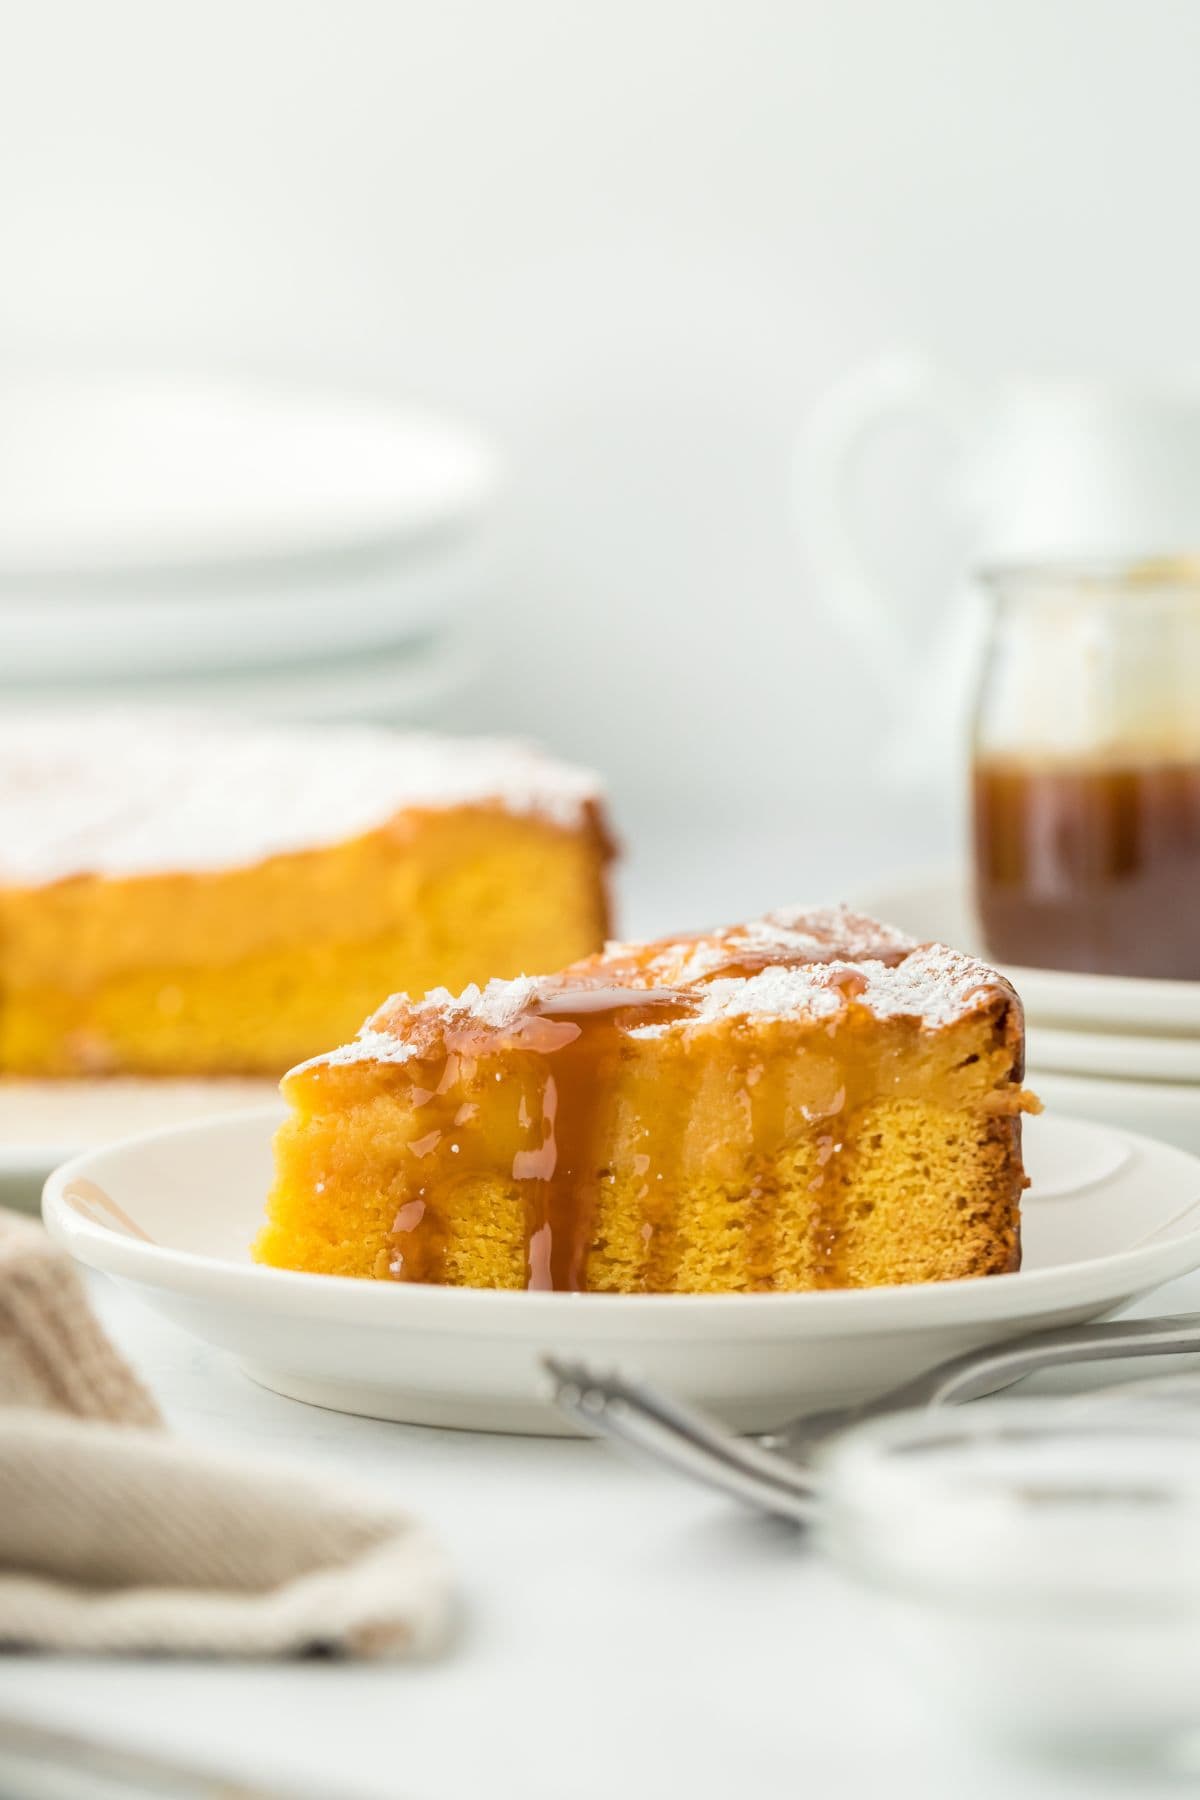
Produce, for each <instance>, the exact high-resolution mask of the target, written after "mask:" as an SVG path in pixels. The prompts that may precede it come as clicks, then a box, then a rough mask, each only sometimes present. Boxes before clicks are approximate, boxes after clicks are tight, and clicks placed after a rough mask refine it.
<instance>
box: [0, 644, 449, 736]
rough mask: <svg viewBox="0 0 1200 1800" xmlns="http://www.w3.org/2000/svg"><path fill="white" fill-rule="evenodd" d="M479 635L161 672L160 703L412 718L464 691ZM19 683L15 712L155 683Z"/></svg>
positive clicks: (3, 701) (262, 712)
mask: <svg viewBox="0 0 1200 1800" xmlns="http://www.w3.org/2000/svg"><path fill="white" fill-rule="evenodd" d="M476 636H477V634H476V633H474V632H472V633H470V634H468V633H465V632H461V631H460V632H457V633H455V632H453V631H451V632H447V633H445V634H443V635H442V636H441V637H439V638H437V639H434V640H432V641H431V642H429V643H427V644H420V645H409V646H404V647H400V648H395V647H389V646H387V645H383V646H377V647H376V648H375V649H374V650H373V651H371V652H369V653H366V654H364V653H362V652H361V651H360V652H359V653H358V654H357V655H354V656H343V657H335V656H325V657H318V656H314V657H313V658H311V660H309V661H308V662H302V663H295V664H285V665H281V666H279V667H276V668H273V669H269V668H264V667H255V666H254V665H253V663H251V664H250V665H249V666H247V667H244V668H239V669H237V670H227V671H221V672H211V673H208V674H196V673H193V672H179V673H176V674H165V673H164V674H159V675H156V676H155V678H154V687H153V704H154V706H155V707H179V708H182V709H185V710H192V709H196V710H199V711H203V712H209V711H214V710H215V711H235V712H238V713H242V714H245V715H246V716H247V717H250V718H255V719H281V720H288V719H303V720H313V719H333V720H337V719H341V720H345V721H347V722H349V723H353V722H356V721H357V722H359V723H361V722H362V721H363V720H365V719H382V720H387V721H390V722H391V723H392V724H396V723H399V722H411V721H413V720H415V719H420V718H421V717H422V716H423V715H424V714H426V713H427V712H428V711H429V710H430V709H431V708H432V707H435V706H438V705H440V704H441V702H443V701H444V700H445V699H446V698H447V697H448V696H449V695H450V694H453V693H456V692H457V691H458V690H459V689H460V688H461V687H462V686H463V685H464V683H465V682H467V681H468V680H469V679H470V677H471V676H472V675H473V674H474V672H475V670H476V669H477V667H478V663H479V655H478V649H477V645H476V642H475V638H476ZM0 637H2V626H0ZM11 691H12V692H13V700H12V704H11V705H8V702H9V696H10V690H9V689H8V688H7V686H6V685H5V684H4V682H3V680H2V679H0V706H4V707H6V708H7V710H8V712H9V714H10V716H11V714H12V713H14V712H16V711H18V710H21V709H28V710H32V711H35V712H36V711H37V710H39V709H40V708H43V707H44V708H47V709H55V710H61V709H62V708H63V707H67V706H71V705H74V704H76V703H78V704H79V705H80V706H83V707H88V706H96V705H101V706H103V707H112V706H121V705H124V704H128V705H130V706H138V705H140V704H143V703H144V702H145V700H146V696H147V683H146V682H145V681H144V680H140V679H139V678H138V677H137V676H133V677H131V678H129V679H121V678H114V677H109V678H107V679H105V680H104V681H103V682H95V683H91V682H89V683H86V684H85V683H83V682H80V683H77V684H69V683H67V682H63V681H55V682H50V683H47V684H46V685H45V686H43V687H39V686H37V685H35V684H32V683H30V682H27V681H23V682H21V683H19V684H18V686H17V687H16V689H15V690H11Z"/></svg>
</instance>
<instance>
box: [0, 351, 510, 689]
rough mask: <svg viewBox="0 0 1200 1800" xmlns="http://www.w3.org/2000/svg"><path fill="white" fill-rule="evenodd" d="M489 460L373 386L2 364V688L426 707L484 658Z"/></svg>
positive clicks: (458, 430) (441, 423)
mask: <svg viewBox="0 0 1200 1800" xmlns="http://www.w3.org/2000/svg"><path fill="white" fill-rule="evenodd" d="M496 474H497V469H496V459H495V457H494V455H493V453H492V451H491V449H490V448H489V446H488V445H487V444H486V443H484V442H483V440H482V439H481V438H479V437H478V436H477V435H476V434H475V433H474V432H472V431H470V430H467V429H464V428H463V427H461V426H458V425H453V424H450V423H448V422H447V421H445V420H442V419H440V418H436V417H433V416H431V415H429V414H426V413H421V412H416V411H413V410H409V409H404V408H399V407H395V406H391V405H384V404H378V403H376V402H374V401H371V400H364V399H360V398H348V397H346V396H331V395H328V394H319V393H312V392H306V391H301V390H297V389H295V388H291V387H284V386H280V385H272V384H265V383H254V382H250V381H245V380H230V379H213V378H209V377H203V378H202V377H199V376H184V375H167V374H161V373H145V372H142V373H130V372H128V371H126V372H104V371H95V370H92V371H78V370H76V371H65V370H57V371H51V372H47V371H42V372H36V373H31V372H29V371H23V372H14V371H9V372H7V373H5V372H4V371H2V370H0V704H3V705H5V706H9V707H10V706H12V705H14V704H17V703H22V704H30V703H33V704H38V703H42V702H54V703H58V704H62V703H64V702H65V703H67V704H77V703H78V704H87V703H89V702H94V701H97V700H103V701H104V702H106V703H112V702H117V703H137V702H139V701H142V700H151V701H153V702H155V703H156V704H158V705H161V704H163V703H167V704H172V703H179V704H182V705H189V706H192V705H197V706H204V707H210V706H216V707H224V706H231V707H236V708H240V709H243V710H245V711H248V712H251V713H257V714H262V715H267V716H280V715H282V716H292V717H300V718H303V717H361V716H363V715H368V714H369V715H377V716H386V717H392V718H404V717H408V716H410V715H417V716H419V715H421V714H422V713H423V712H424V711H425V710H426V709H427V708H428V707H429V706H430V705H431V704H432V703H434V702H436V701H438V700H440V699H442V698H443V697H444V696H445V695H446V694H448V693H449V692H450V691H451V690H452V689H453V688H455V687H456V686H457V685H459V684H460V683H461V681H462V679H463V678H464V676H465V674H466V673H468V672H469V670H470V667H471V657H472V653H473V640H474V632H473V627H472V619H471V614H472V610H473V609H474V608H476V607H477V605H478V603H479V602H480V601H481V600H482V599H484V598H485V597H486V582H487V567H488V546H487V543H486V531H485V529H484V528H485V526H486V523H487V519H488V514H489V509H490V502H491V500H492V498H493V495H494V492H495V488H496Z"/></svg>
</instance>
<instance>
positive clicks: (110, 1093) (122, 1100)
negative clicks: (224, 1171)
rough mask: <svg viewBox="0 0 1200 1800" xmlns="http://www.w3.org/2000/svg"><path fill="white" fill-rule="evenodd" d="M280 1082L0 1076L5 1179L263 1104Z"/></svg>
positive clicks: (1, 1173) (35, 1174) (0, 1163)
mask: <svg viewBox="0 0 1200 1800" xmlns="http://www.w3.org/2000/svg"><path fill="white" fill-rule="evenodd" d="M278 1094H279V1091H278V1086H277V1084H276V1083H275V1082H274V1081H269V1080H266V1079H263V1078H261V1077H249V1076H247V1077H245V1078H240V1077H233V1076H219V1077H213V1078H212V1079H211V1080H199V1079H196V1080H173V1079H167V1078H164V1079H163V1080H160V1081H152V1080H149V1079H147V1078H145V1077H139V1076H127V1075H111V1076H106V1077H104V1078H103V1079H100V1078H97V1079H96V1080H93V1081H27V1080H24V1079H22V1078H20V1077H16V1076H5V1077H4V1078H3V1079H0V1178H6V1179H12V1178H15V1177H21V1178H25V1179H32V1178H36V1179H37V1181H38V1182H39V1183H41V1182H43V1181H45V1179H46V1177H47V1175H49V1173H50V1171H51V1170H52V1169H55V1168H57V1167H58V1165H59V1163H61V1162H65V1161H66V1160H67V1158H68V1157H72V1156H79V1155H80V1154H81V1153H82V1152H83V1151H85V1150H96V1149H99V1148H100V1146H101V1145H102V1144H114V1143H117V1142H118V1141H119V1140H120V1139H123V1138H128V1137H132V1136H133V1135H134V1133H135V1132H136V1133H142V1132H147V1131H159V1130H161V1129H162V1128H163V1127H164V1126H171V1125H182V1124H185V1123H187V1122H190V1121H191V1120H193V1119H212V1118H216V1117H218V1116H222V1117H224V1116H227V1115H228V1114H230V1113H233V1112H235V1111H236V1112H245V1111H251V1110H253V1111H258V1112H261V1111H262V1109H263V1107H264V1106H267V1105H270V1104H272V1103H277V1102H278Z"/></svg>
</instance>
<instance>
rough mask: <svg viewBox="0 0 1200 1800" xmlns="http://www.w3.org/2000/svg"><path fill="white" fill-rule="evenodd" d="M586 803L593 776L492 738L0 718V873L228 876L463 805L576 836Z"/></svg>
mask: <svg viewBox="0 0 1200 1800" xmlns="http://www.w3.org/2000/svg"><path fill="white" fill-rule="evenodd" d="M599 794H600V784H599V782H598V780H597V778H596V777H595V776H593V775H591V774H589V773H587V772H586V771H583V770H580V769H574V768H569V767H567V766H565V765H563V764H561V763H557V762H554V761H552V760H551V759H550V758H548V757H546V756H544V755H543V754H541V752H539V751H538V750H536V749H533V748H531V747H530V746H528V745H525V744H520V743H515V742H509V741H507V740H502V739H492V738H474V739H457V738H445V737H436V736H433V735H431V734H427V733H407V734H402V733H397V732H389V731H386V730H382V729H378V728H374V727H359V726H346V727H321V728H314V729H311V730H303V729H300V728H287V727H265V726H263V727H259V726H248V725H245V724H242V723H238V722H234V721H231V720H229V719H219V720H218V719H213V718H206V717H200V716H197V715H193V714H186V715H185V714H172V713H166V712H161V713H148V714H146V715H143V716H140V717H139V718H137V719H136V720H131V719H129V718H128V717H124V716H122V715H119V714H115V713H100V714H86V713H85V714H78V713H76V714H61V715H51V714H36V715H28V716H21V715H19V714H18V715H15V716H10V717H8V718H6V719H4V720H3V721H0V879H3V880H4V881H7V882H9V883H23V884H28V885H37V884H40V883H43V882H48V881H54V880H59V879H61V878H63V877H66V876H71V875H86V874H98V875H110V876H111V875H136V874H150V873H155V872H160V871H164V870H185V871H186V870H207V869H220V868H234V867H240V866H245V865H247V864H252V863H255V862H258V861H261V860H262V859H263V858H264V857H266V856H271V855H279V854H282V853H285V852H287V851H294V850H305V849H311V848H320V847H321V846H323V845H326V844H332V843H337V842H341V841H343V840H345V839H347V838H351V837H355V836H358V835H360V834H362V833H364V832H368V831H371V830H375V829H377V828H379V827H381V826H384V825H386V824H388V823H389V821H391V820H392V819H394V818H396V817H398V816H399V815H401V814H403V813H404V812H406V811H410V810H414V811H419V810H422V809H429V810H439V809H445V808H449V807H453V806H462V805H469V804H479V805H489V806H497V807H501V808H503V809H504V810H505V811H507V812H510V813H514V814H520V815H526V816H528V815H534V816H537V817H540V818H544V819H546V820H548V821H549V822H551V823H553V824H556V825H561V826H564V827H567V828H575V827H577V826H578V825H579V824H580V823H581V821H582V820H583V818H584V816H585V813H586V809H587V807H588V805H589V803H591V802H594V801H595V800H596V799H597V798H598V796H599Z"/></svg>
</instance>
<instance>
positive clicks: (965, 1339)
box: [43, 1108, 1200, 1433]
mask: <svg viewBox="0 0 1200 1800" xmlns="http://www.w3.org/2000/svg"><path fill="white" fill-rule="evenodd" d="M280 1117H281V1112H280V1110H279V1109H277V1108H271V1109H269V1110H265V1111H262V1112H258V1113H248V1114H244V1115H241V1116H238V1117H232V1118H226V1119H213V1120H209V1121H207V1122H206V1123H202V1124H192V1125H186V1126H182V1127H178V1128H175V1129H173V1130H169V1131H160V1132H155V1133H153V1134H151V1135H149V1136H146V1137H141V1138H136V1139H130V1140H129V1141H127V1142H126V1143H123V1144H114V1145H112V1146H110V1147H109V1148H107V1149H102V1150H97V1151H93V1152H92V1153H90V1154H89V1155H86V1156H82V1157H78V1158H76V1159H75V1161H73V1162H71V1163H68V1164H66V1165H65V1167H63V1168H61V1169H59V1170H57V1171H56V1172H55V1174H53V1175H52V1176H51V1178H50V1180H49V1181H48V1182H47V1184H46V1191H45V1200H44V1206H43V1211H44V1216H45V1220H46V1224H47V1225H48V1227H49V1229H50V1231H51V1232H52V1233H53V1234H54V1236H55V1237H57V1238H58V1239H60V1241H61V1242H63V1243H64V1244H65V1245H66V1246H67V1248H68V1249H69V1250H70V1251H71V1252H72V1254H73V1255H74V1256H76V1257H77V1258H78V1259H79V1261H80V1262H83V1263H86V1264H88V1265H89V1266H90V1267H92V1268H96V1269H102V1270H104V1271H106V1272H107V1273H108V1274H110V1275H113V1276H116V1277H117V1278H118V1279H120V1280H123V1281H127V1282H129V1283H130V1284H131V1285H132V1286H133V1288H134V1289H135V1291H136V1292H137V1293H139V1294H140V1295H141V1297H142V1298H143V1299H144V1300H146V1301H147V1302H148V1303H149V1304H150V1305H151V1306H153V1307H154V1308H155V1309H156V1310H157V1311H159V1312H161V1313H163V1314H164V1315H165V1316H167V1317H168V1318H170V1319H173V1320H174V1321H175V1322H176V1323H177V1324H179V1325H180V1326H182V1327H183V1328H184V1329H185V1330H187V1331H190V1332H192V1333H194V1334H195V1335H196V1336H197V1337H200V1338H203V1339H204V1340H205V1341H206V1342H208V1343H210V1344H214V1345H217V1346H219V1347H220V1348H222V1349H224V1350H226V1351H228V1352H230V1353H231V1354H232V1355H233V1356H234V1357H235V1358H236V1359H237V1361H238V1362H239V1363H241V1365H242V1367H243V1368H244V1369H245V1371H246V1373H247V1374H248V1375H250V1376H251V1377H252V1378H253V1379H254V1380H256V1381H259V1382H262V1383H263V1384H264V1385H265V1386H267V1387H270V1388H273V1389H274V1390H275V1391H276V1392H277V1393H281V1394H288V1395H291V1396H292V1397H294V1398H295V1399H298V1400H305V1401H309V1402H311V1403H314V1404H316V1405H319V1406H330V1407H336V1408H338V1409H339V1410H341V1411H345V1412H358V1413H366V1414H369V1415H371V1416H373V1417H377V1418H389V1419H402V1420H407V1421H410V1422H414V1423H417V1424H428V1425H450V1426H466V1427H470V1428H473V1429H476V1430H508V1431H533V1432H544V1433H564V1432H566V1431H568V1430H569V1429H570V1428H569V1427H568V1426H567V1425H566V1423H565V1421H564V1420H563V1419H562V1418H561V1417H560V1415H559V1414H557V1413H556V1412H554V1411H553V1410H552V1408H551V1407H550V1405H549V1401H548V1398H547V1382H546V1379H545V1376H544V1374H543V1372H542V1369H541V1366H540V1361H539V1359H540V1357H541V1355H542V1354H544V1353H545V1352H547V1351H553V1352H557V1353H559V1354H560V1355H565V1356H578V1357H581V1358H586V1359H591V1360H593V1361H598V1362H599V1363H601V1364H602V1365H605V1366H608V1367H611V1366H613V1365H620V1366H622V1367H624V1368H626V1369H629V1370H634V1371H637V1372H640V1373H641V1374H643V1375H645V1376H647V1377H649V1378H650V1379H651V1380H654V1381H659V1382H662V1383H663V1384H664V1386H666V1387H668V1388H670V1389H671V1390H673V1391H674V1392H676V1393H679V1394H682V1395H684V1396H685V1397H687V1398H689V1399H693V1400H696V1401H699V1402H700V1403H702V1404H703V1405H705V1406H709V1407H711V1408H713V1409H714V1410H715V1411H716V1412H718V1413H720V1414H721V1415H723V1416H724V1417H725V1418H727V1419H728V1420H729V1421H730V1423H731V1424H733V1425H736V1426H738V1427H740V1428H742V1429H744V1430H770V1429H771V1428H773V1427H775V1426H778V1425H780V1424H781V1423H782V1422H783V1421H784V1420H786V1419H787V1418H789V1417H791V1416H792V1415H793V1414H795V1413H796V1412H798V1411H799V1410H801V1408H803V1407H816V1406H827V1405H833V1404H837V1403H839V1402H845V1401H851V1400H857V1399H863V1398H866V1397H867V1396H868V1395H870V1394H872V1393H877V1392H880V1391H882V1390H883V1389H885V1388H887V1387H890V1386H893V1385H895V1384H896V1383H897V1382H900V1381H903V1380H905V1379H906V1378H907V1377H909V1376H912V1375H915V1374H917V1373H918V1372H919V1371H920V1370H922V1369H924V1368H928V1367H931V1366H932V1365H933V1364H935V1363H937V1362H940V1361H942V1360H943V1359H945V1358H947V1357H950V1356H954V1355H957V1354H958V1353H960V1352H961V1351H964V1350H967V1349H970V1348H972V1347H973V1346H975V1345H977V1344H981V1343H986V1342H989V1341H992V1340H996V1339H1001V1338H1005V1337H1010V1336H1013V1335H1014V1334H1017V1333H1021V1332H1025V1331H1031V1330H1035V1329H1038V1328H1040V1327H1043V1326H1049V1325H1056V1324H1069V1323H1071V1322H1072V1321H1076V1320H1082V1319H1088V1318H1094V1317H1096V1316H1097V1315H1099V1314H1103V1313H1107V1312H1111V1311H1112V1310H1113V1309H1114V1308H1116V1307H1119V1306H1121V1305H1123V1304H1125V1303H1126V1302H1128V1301H1131V1300H1133V1299H1135V1298H1136V1297H1138V1296H1139V1295H1142V1294H1144V1293H1146V1292H1148V1291H1149V1290H1150V1289H1151V1288H1154V1287H1156V1286H1157V1285H1158V1284H1159V1283H1160V1282H1163V1281H1166V1280H1168V1279H1170V1278H1171V1277H1172V1276H1176V1275H1181V1274H1183V1273H1184V1272H1185V1271H1187V1270H1189V1269H1193V1268H1195V1267H1197V1266H1200V1162H1198V1161H1197V1160H1196V1159H1195V1158H1193V1157H1190V1156H1187V1155H1184V1154H1183V1153H1182V1152H1180V1151H1178V1150H1173V1149H1170V1148H1168V1147H1167V1146H1165V1145H1162V1144H1157V1143H1154V1142H1152V1141H1151V1140H1149V1139H1146V1138H1138V1137H1134V1136H1131V1135H1129V1134H1126V1133H1122V1132H1117V1131H1107V1130H1103V1129H1101V1128H1098V1127H1096V1126H1092V1125H1085V1124H1081V1123H1079V1122H1078V1121H1076V1120H1072V1119H1066V1118H1041V1119H1038V1120H1035V1121H1033V1123H1032V1125H1031V1126H1030V1128H1029V1130H1028V1164H1029V1168H1030V1172H1031V1174H1032V1176H1033V1187H1032V1189H1031V1191H1030V1193H1029V1195H1028V1196H1027V1199H1026V1204H1025V1266H1024V1268H1023V1269H1022V1272H1021V1273H1020V1274H1018V1275H995V1276H990V1277H986V1278H982V1279H973V1280H968V1281H959V1282H946V1283H933V1284H924V1285H921V1286H909V1287H892V1288H870V1289H857V1290H844V1291H823V1292H819V1293H807V1294H745V1295H741V1294H736V1295H675V1294H660V1295H617V1294H604V1295H600V1294H543V1293H503V1292H498V1291H492V1290H481V1289H470V1288H439V1287H423V1286H417V1285H415V1284H413V1285H405V1284H402V1283H398V1282H386V1281H384V1282H378V1281H354V1280H351V1279H348V1278H345V1277H340V1276H330V1275H306V1274H299V1273H295V1272H292V1271H287V1270H281V1269H266V1268H261V1267H258V1266H257V1265H255V1264H254V1263H253V1262H252V1261H251V1259H250V1251H249V1245H250V1241H251V1239H252V1238H253V1236H254V1234H255V1232H256V1230H257V1229H258V1226H259V1223H260V1221H261V1218H262V1212H263V1199H264V1195H265V1193H266V1191H267V1186H268V1183H269V1181H270V1176H271V1133H272V1130H273V1128H274V1126H275V1124H276V1122H277V1121H278V1119H279V1118H280Z"/></svg>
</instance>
